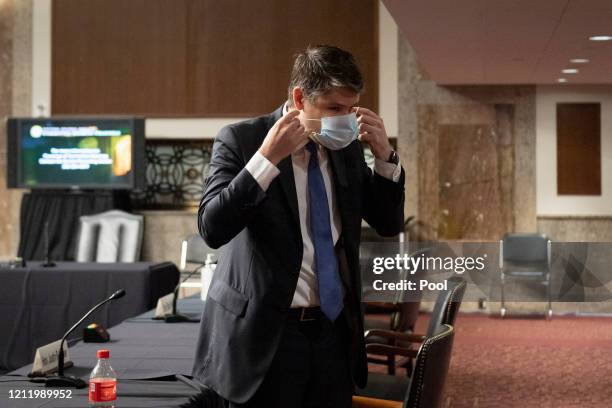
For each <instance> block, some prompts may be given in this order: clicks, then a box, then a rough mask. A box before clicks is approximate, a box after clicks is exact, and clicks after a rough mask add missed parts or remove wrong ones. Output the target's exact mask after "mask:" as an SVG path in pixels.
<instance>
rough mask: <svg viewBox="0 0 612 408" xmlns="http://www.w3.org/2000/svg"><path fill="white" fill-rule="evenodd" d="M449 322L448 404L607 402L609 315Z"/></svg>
mask: <svg viewBox="0 0 612 408" xmlns="http://www.w3.org/2000/svg"><path fill="white" fill-rule="evenodd" d="M427 320H428V316H426V315H423V316H421V317H420V318H419V322H418V328H419V330H417V331H418V332H423V331H424V328H425V327H426V325H427ZM455 327H456V330H457V331H456V336H455V345H454V348H453V357H452V360H451V367H450V371H449V376H448V379H447V383H446V397H445V406H446V407H457V408H468V407H469V408H476V407H478V408H481V407H483V408H498V407H499V408H507V407H523V408H529V407H538V408H560V407H581V408H586V407H597V408H599V407H612V319H609V318H599V317H597V318H594V317H588V318H587V317H554V318H553V320H552V321H549V322H548V321H546V320H544V319H541V320H537V319H518V318H509V319H505V320H502V319H499V318H490V317H488V316H485V315H459V317H458V318H457V321H456V324H455ZM376 371H383V370H382V369H381V368H377V369H376Z"/></svg>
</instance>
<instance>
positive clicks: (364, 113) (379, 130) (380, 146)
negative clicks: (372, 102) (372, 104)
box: [353, 107, 393, 161]
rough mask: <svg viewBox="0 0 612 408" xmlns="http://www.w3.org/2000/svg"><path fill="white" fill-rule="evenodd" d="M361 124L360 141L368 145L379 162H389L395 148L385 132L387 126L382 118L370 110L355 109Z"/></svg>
mask: <svg viewBox="0 0 612 408" xmlns="http://www.w3.org/2000/svg"><path fill="white" fill-rule="evenodd" d="M353 110H354V112H355V113H356V114H357V123H358V124H359V140H360V141H362V142H365V143H367V144H368V145H369V146H370V150H372V154H373V155H374V157H376V158H377V159H379V160H384V161H387V160H389V156H390V155H391V151H392V150H393V148H392V147H391V144H390V143H389V137H388V136H387V131H386V130H385V124H384V122H383V120H382V118H381V117H380V116H378V115H377V114H376V113H374V112H372V111H371V110H369V109H366V108H362V107H355V108H353Z"/></svg>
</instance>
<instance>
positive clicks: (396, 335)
mask: <svg viewBox="0 0 612 408" xmlns="http://www.w3.org/2000/svg"><path fill="white" fill-rule="evenodd" d="M370 337H382V338H385V339H391V340H399V341H407V342H410V343H422V342H424V341H425V336H423V335H422V334H412V333H402V332H397V331H393V330H382V329H372V330H368V331H366V332H365V338H366V339H368V338H370Z"/></svg>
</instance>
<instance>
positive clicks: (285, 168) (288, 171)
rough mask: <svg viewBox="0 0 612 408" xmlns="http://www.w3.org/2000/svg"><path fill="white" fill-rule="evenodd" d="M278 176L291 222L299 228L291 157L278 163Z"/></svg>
mask: <svg viewBox="0 0 612 408" xmlns="http://www.w3.org/2000/svg"><path fill="white" fill-rule="evenodd" d="M278 169H279V170H280V174H279V175H278V178H279V181H280V185H281V187H282V188H283V192H284V193H285V198H286V199H287V203H288V204H289V208H290V209H291V214H292V215H293V220H294V221H295V224H296V225H297V227H298V228H299V227H300V213H299V210H298V202H297V191H296V189H295V178H294V177H293V162H292V161H291V156H288V157H286V158H284V159H283V160H281V162H280V163H278Z"/></svg>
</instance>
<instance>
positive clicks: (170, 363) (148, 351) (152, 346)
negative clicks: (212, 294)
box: [0, 298, 219, 408]
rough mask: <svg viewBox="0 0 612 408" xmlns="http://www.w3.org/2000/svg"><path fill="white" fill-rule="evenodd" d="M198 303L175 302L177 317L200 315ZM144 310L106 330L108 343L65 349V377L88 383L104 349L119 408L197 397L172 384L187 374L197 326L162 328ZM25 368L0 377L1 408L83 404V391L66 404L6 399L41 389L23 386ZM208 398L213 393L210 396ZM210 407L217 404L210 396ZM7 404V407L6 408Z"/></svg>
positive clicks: (192, 391) (169, 403)
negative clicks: (67, 357)
mask: <svg viewBox="0 0 612 408" xmlns="http://www.w3.org/2000/svg"><path fill="white" fill-rule="evenodd" d="M203 307H204V303H203V302H202V301H201V300H200V299H199V298H189V299H181V300H179V304H178V308H179V311H180V312H181V313H186V314H193V315H201V313H202V310H203ZM153 315H154V313H153V311H149V312H147V313H144V314H141V315H140V316H137V317H134V318H131V319H128V320H126V321H125V322H123V323H121V324H120V325H118V326H116V327H114V328H112V329H110V330H109V332H110V334H111V339H112V341H111V342H109V343H103V344H99V343H82V342H79V343H77V344H75V345H74V346H72V347H70V357H71V359H72V361H73V362H74V367H71V368H69V369H67V370H66V374H70V375H75V376H78V377H81V378H83V379H84V380H86V381H88V380H89V375H90V373H91V370H92V369H93V366H94V365H95V363H96V351H97V350H98V349H101V348H106V349H108V350H110V362H111V365H112V367H113V369H114V370H115V371H116V372H117V376H118V385H117V388H118V391H117V395H118V400H117V406H118V407H119V406H120V407H162V406H163V407H173V406H177V405H179V404H182V403H185V402H187V400H188V398H189V396H193V395H195V394H198V393H199V390H197V389H196V387H194V386H191V387H190V386H188V385H187V384H186V383H183V382H177V381H175V379H176V375H181V374H184V375H189V374H191V367H192V366H193V359H194V355H195V347H196V342H197V336H198V331H199V326H200V325H199V323H165V322H164V321H163V320H153V319H152V317H153ZM30 371H31V366H30V365H28V366H25V367H22V368H20V369H19V370H16V371H13V372H11V373H10V374H8V375H5V376H3V377H0V406H1V407H5V406H7V407H9V406H10V407H12V406H15V407H40V406H43V405H44V406H45V407H76V406H86V405H87V393H86V392H85V391H84V390H76V391H74V392H73V398H72V399H71V400H53V399H46V400H42V399H29V400H9V398H8V397H9V390H11V389H12V390H15V389H22V390H33V389H41V388H44V386H43V385H42V384H33V383H30V382H28V381H26V377H25V376H26V375H27V373H29V372H30ZM212 394H214V393H212ZM210 400H211V401H212V402H211V403H210V404H211V405H206V406H210V407H211V408H214V406H216V404H218V403H219V401H218V400H216V399H215V398H214V397H213V396H211V397H210ZM15 401H18V402H15ZM11 404H13V405H11Z"/></svg>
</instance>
